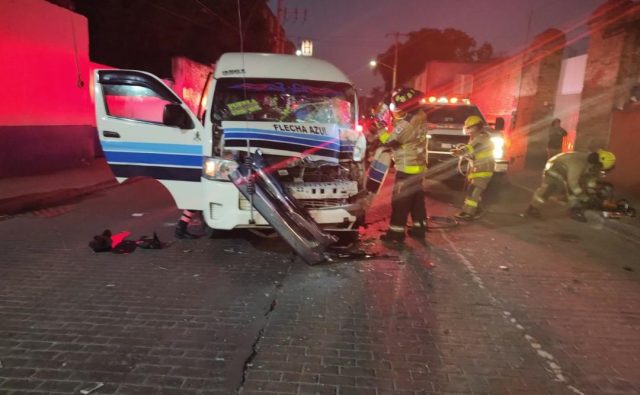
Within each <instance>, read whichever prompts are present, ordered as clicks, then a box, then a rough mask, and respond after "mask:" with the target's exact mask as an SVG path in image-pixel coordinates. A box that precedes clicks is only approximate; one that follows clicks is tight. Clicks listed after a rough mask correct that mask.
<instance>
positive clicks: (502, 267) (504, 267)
mask: <svg viewBox="0 0 640 395" xmlns="http://www.w3.org/2000/svg"><path fill="white" fill-rule="evenodd" d="M499 267H500V270H509V266H504V265H500V266H499Z"/></svg>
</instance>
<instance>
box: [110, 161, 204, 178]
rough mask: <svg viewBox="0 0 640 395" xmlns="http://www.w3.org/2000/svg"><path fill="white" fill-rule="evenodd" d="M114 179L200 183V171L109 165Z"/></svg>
mask: <svg viewBox="0 0 640 395" xmlns="http://www.w3.org/2000/svg"><path fill="white" fill-rule="evenodd" d="M111 170H112V171H113V174H115V176H116V177H122V178H129V177H151V178H155V179H156V180H171V181H193V182H200V177H201V176H202V170H200V169H193V168H189V167H161V166H145V165H120V164H117V163H116V164H113V165H111Z"/></svg>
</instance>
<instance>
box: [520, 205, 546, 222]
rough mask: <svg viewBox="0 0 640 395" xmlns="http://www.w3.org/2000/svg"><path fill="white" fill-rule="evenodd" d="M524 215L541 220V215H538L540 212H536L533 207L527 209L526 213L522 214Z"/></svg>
mask: <svg viewBox="0 0 640 395" xmlns="http://www.w3.org/2000/svg"><path fill="white" fill-rule="evenodd" d="M524 215H526V216H527V217H531V218H535V219H542V214H541V213H540V210H538V209H537V208H535V207H533V206H529V207H527V211H525V212H524Z"/></svg>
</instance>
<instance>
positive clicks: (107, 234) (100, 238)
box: [89, 229, 169, 254]
mask: <svg viewBox="0 0 640 395" xmlns="http://www.w3.org/2000/svg"><path fill="white" fill-rule="evenodd" d="M130 235H131V232H128V231H122V232H120V233H116V234H112V233H111V231H110V230H109V229H106V230H105V231H104V232H102V234H100V235H96V236H93V240H91V241H90V242H89V247H90V248H91V249H92V250H93V251H94V252H107V251H111V252H113V253H114V254H130V253H132V252H133V251H135V250H136V248H138V247H140V248H143V249H149V250H160V249H163V248H165V247H167V246H168V245H169V243H165V242H162V241H160V239H159V238H158V234H157V233H156V232H153V237H147V236H142V237H140V238H139V239H138V240H127V237H129V236H130Z"/></svg>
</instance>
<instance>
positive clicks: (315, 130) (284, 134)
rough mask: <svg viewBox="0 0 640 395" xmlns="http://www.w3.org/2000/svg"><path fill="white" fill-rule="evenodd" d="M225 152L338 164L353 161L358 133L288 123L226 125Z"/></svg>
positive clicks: (239, 122)
mask: <svg viewBox="0 0 640 395" xmlns="http://www.w3.org/2000/svg"><path fill="white" fill-rule="evenodd" d="M222 132H223V144H224V150H238V151H247V149H249V150H250V151H252V152H253V151H254V150H255V149H257V148H260V150H261V151H262V152H263V153H264V154H267V155H279V156H286V157H299V158H301V157H308V158H309V159H311V160H325V161H331V162H336V163H337V162H338V161H339V160H340V159H350V158H352V156H353V149H354V146H355V142H356V140H357V137H358V134H357V133H356V132H355V131H354V130H353V129H349V128H340V127H338V126H337V125H335V124H322V123H287V122H245V121H224V122H222Z"/></svg>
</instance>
